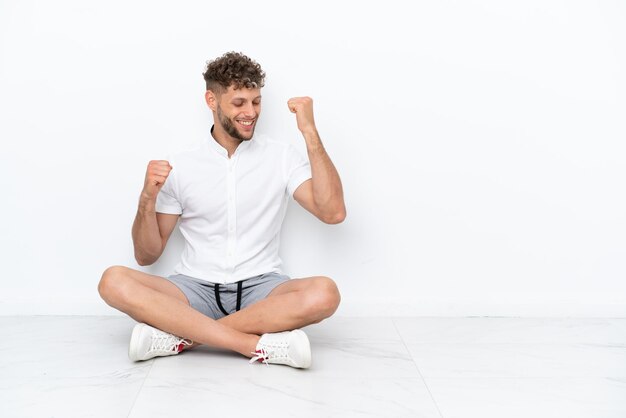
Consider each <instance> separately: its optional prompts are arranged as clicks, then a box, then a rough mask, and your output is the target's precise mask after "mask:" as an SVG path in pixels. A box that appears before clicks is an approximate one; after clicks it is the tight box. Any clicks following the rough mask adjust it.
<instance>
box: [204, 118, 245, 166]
mask: <svg viewBox="0 0 626 418" xmlns="http://www.w3.org/2000/svg"><path fill="white" fill-rule="evenodd" d="M211 135H212V136H213V138H214V139H215V140H216V141H217V143H218V144H220V145H221V146H222V147H224V148H226V151H228V158H230V157H231V155H233V154H234V153H235V150H236V149H237V147H238V146H239V144H241V143H242V142H243V141H242V140H241V139H237V138H233V137H232V136H230V135H228V133H226V131H225V130H224V128H222V126H221V125H219V124H214V125H213V126H212V127H211Z"/></svg>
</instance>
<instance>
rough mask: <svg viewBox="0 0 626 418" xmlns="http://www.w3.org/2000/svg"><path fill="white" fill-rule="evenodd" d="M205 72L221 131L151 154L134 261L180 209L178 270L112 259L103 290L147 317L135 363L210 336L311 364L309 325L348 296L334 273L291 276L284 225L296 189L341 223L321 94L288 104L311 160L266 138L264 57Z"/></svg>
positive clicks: (233, 56) (313, 207)
mask: <svg viewBox="0 0 626 418" xmlns="http://www.w3.org/2000/svg"><path fill="white" fill-rule="evenodd" d="M203 75H204V79H205V81H206V93H205V99H206V103H207V105H208V106H209V108H210V109H211V111H212V112H213V120H214V125H213V127H212V128H211V135H210V136H209V137H208V138H207V140H206V141H204V142H203V144H202V145H201V146H199V147H197V148H195V149H193V150H187V151H183V152H179V153H178V154H175V155H173V156H171V157H170V158H169V160H170V161H164V160H155V161H150V163H149V164H148V168H147V172H146V177H145V183H144V187H143V190H142V192H141V195H140V199H139V209H138V211H137V216H136V218H135V222H134V224H133V229H132V236H133V244H134V249H135V258H136V260H137V262H138V263H139V265H141V266H146V265H150V264H153V263H154V262H155V261H156V260H157V259H158V258H159V257H160V256H161V254H162V253H163V250H164V248H165V246H166V243H167V240H168V239H169V237H170V234H171V233H172V231H173V229H174V227H175V226H176V224H177V221H178V219H179V218H180V220H181V222H180V230H181V233H182V235H183V236H184V238H185V249H184V251H183V253H182V258H181V261H180V263H179V264H178V265H177V266H176V268H175V271H174V273H175V274H173V275H171V276H169V277H167V278H164V277H158V276H154V275H150V274H146V273H143V272H141V271H138V270H134V269H130V268H127V267H123V266H112V267H109V268H108V269H106V270H105V271H104V273H103V275H102V278H101V280H100V284H99V286H98V291H99V292H100V295H101V296H102V298H103V299H104V300H105V301H106V303H107V304H109V305H110V306H112V307H114V308H116V309H118V310H120V311H122V312H124V313H126V314H128V315H129V316H131V317H132V318H133V319H135V320H136V321H137V322H139V323H138V324H137V325H136V326H135V328H134V329H133V333H132V336H131V341H130V346H129V357H130V358H131V359H132V360H134V361H137V360H147V359H150V358H153V357H156V356H167V355H174V354H178V353H180V352H181V351H183V350H185V349H188V348H191V347H193V346H196V345H199V344H205V345H208V346H213V347H219V348H225V349H229V350H233V351H236V352H238V353H241V354H243V355H244V356H246V357H248V358H250V359H251V360H250V362H251V363H252V362H254V361H257V360H258V361H262V362H265V363H266V364H269V363H274V364H286V365H289V366H292V367H297V368H308V367H309V366H310V364H311V349H310V344H309V340H308V338H307V336H306V334H305V333H304V332H303V331H302V330H301V329H300V328H301V327H304V326H306V325H309V324H314V323H319V322H320V321H322V320H324V319H325V318H328V317H329V316H331V315H332V314H333V313H334V312H335V311H336V309H337V307H338V305H339V302H340V294H339V290H338V288H337V285H336V284H335V282H334V281H333V280H332V279H330V278H328V277H323V276H316V277H308V278H301V279H290V278H289V277H288V276H286V275H284V274H283V272H282V270H281V260H280V258H279V257H278V246H279V237H280V229H281V225H282V221H283V218H284V215H285V211H286V206H287V203H288V199H289V197H292V198H293V199H295V200H296V201H297V202H298V203H299V204H300V205H302V206H303V207H304V208H305V209H306V210H308V211H309V212H311V213H312V214H313V215H315V216H316V217H317V218H319V219H320V220H321V221H323V222H325V223H328V224H336V223H339V222H342V221H343V220H344V218H345V216H346V210H345V205H344V200H343V190H342V186H341V180H340V178H339V175H338V173H337V170H336V169H335V167H334V165H333V163H332V161H331V160H330V158H329V156H328V154H327V153H326V151H325V150H324V146H323V145H322V142H321V140H320V137H319V135H318V132H317V129H316V127H315V121H314V118H313V102H312V100H311V99H310V98H308V97H295V98H292V99H290V100H289V101H288V103H287V105H288V108H289V110H290V111H291V112H292V113H294V114H295V118H296V122H297V126H298V129H299V130H300V132H301V133H302V135H303V137H304V140H305V143H306V147H307V154H308V161H307V160H306V159H305V158H303V157H302V156H301V155H300V154H299V153H298V152H297V151H296V149H295V147H294V146H293V145H292V144H288V143H283V142H280V141H275V140H273V139H271V138H268V137H266V136H263V135H255V128H256V124H257V121H258V118H259V115H260V113H261V88H262V87H263V85H264V79H265V73H264V72H263V70H262V69H261V67H260V66H259V64H257V63H256V62H254V61H253V60H251V59H250V58H248V57H247V56H245V55H243V54H240V53H234V52H229V53H226V54H224V55H223V56H221V57H219V58H217V59H215V60H213V61H210V62H208V63H207V68H206V72H205V73H204V74H203ZM170 163H171V164H170Z"/></svg>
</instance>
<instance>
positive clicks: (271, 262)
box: [156, 134, 311, 283]
mask: <svg viewBox="0 0 626 418" xmlns="http://www.w3.org/2000/svg"><path fill="white" fill-rule="evenodd" d="M168 161H169V162H170V164H171V166H172V171H170V174H169V176H168V178H167V180H166V181H165V184H164V185H163V187H162V188H161V190H160V192H159V194H158V196H157V201H156V211H157V212H160V213H170V214H180V215H181V220H180V226H179V227H180V231H181V233H182V235H183V236H184V237H185V248H184V250H183V253H182V255H181V260H180V262H179V263H178V265H177V266H176V267H175V268H174V274H184V275H187V276H191V277H195V278H197V279H201V280H207V281H210V282H216V283H234V282H237V281H239V280H243V279H248V278H250V277H254V276H258V275H260V274H263V273H269V272H278V273H282V270H281V266H282V260H281V259H280V257H279V256H278V248H279V244H280V230H281V226H282V223H283V219H284V217H285V212H286V210H287V203H288V199H289V197H292V198H293V193H294V191H295V190H296V189H297V188H298V186H300V184H302V183H303V182H304V181H306V180H307V179H309V178H311V166H310V164H309V161H308V159H306V158H304V157H303V156H302V155H301V154H300V152H298V150H297V149H296V147H295V146H294V145H292V144H288V143H283V142H280V141H276V140H273V139H271V138H269V137H267V136H265V135H261V134H255V135H254V137H253V138H252V139H251V140H249V141H243V142H242V143H241V144H239V146H238V147H237V149H236V150H235V152H234V154H233V155H232V156H231V158H228V152H227V151H226V149H225V148H224V147H222V146H221V145H220V144H219V143H218V142H217V141H215V139H214V138H213V136H212V135H209V138H208V139H207V140H206V141H204V142H203V143H202V144H201V145H200V146H199V147H195V148H192V149H188V150H185V151H182V152H178V153H175V154H173V155H171V156H170V157H169V159H168Z"/></svg>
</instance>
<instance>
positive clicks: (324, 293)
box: [306, 276, 341, 323]
mask: <svg viewBox="0 0 626 418" xmlns="http://www.w3.org/2000/svg"><path fill="white" fill-rule="evenodd" d="M314 283H315V284H314V286H313V289H312V291H311V292H309V295H308V296H309V297H308V303H306V306H307V310H308V311H309V312H308V313H309V315H310V317H314V318H317V321H316V323H317V322H321V321H322V320H324V319H326V318H328V317H330V316H331V315H332V314H334V313H335V311H336V310H337V308H338V307H339V303H340V302H341V294H340V293H339V288H338V287H337V284H336V283H335V281H334V280H333V279H331V278H330V277H323V276H320V277H317V278H316V279H315V282H314Z"/></svg>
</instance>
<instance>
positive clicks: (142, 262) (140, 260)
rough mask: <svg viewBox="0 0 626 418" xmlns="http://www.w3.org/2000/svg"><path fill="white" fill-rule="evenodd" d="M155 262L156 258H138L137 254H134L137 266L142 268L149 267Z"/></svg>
mask: <svg viewBox="0 0 626 418" xmlns="http://www.w3.org/2000/svg"><path fill="white" fill-rule="evenodd" d="M157 260H158V257H157V258H149V257H142V256H140V255H138V254H135V261H137V264H139V265H140V266H142V267H144V266H151V265H152V264H154V263H155V262H156V261H157Z"/></svg>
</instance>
